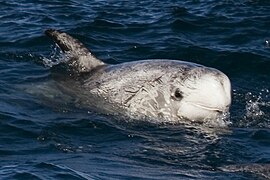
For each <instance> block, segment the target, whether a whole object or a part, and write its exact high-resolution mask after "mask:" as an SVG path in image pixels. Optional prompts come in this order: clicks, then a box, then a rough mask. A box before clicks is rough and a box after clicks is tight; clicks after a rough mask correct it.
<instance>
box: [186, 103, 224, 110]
mask: <svg viewBox="0 0 270 180" xmlns="http://www.w3.org/2000/svg"><path fill="white" fill-rule="evenodd" d="M189 103H190V104H192V105H193V106H196V107H199V108H202V109H205V110H208V111H215V112H218V113H223V112H224V109H222V108H218V107H210V106H205V105H202V104H197V103H194V102H189Z"/></svg>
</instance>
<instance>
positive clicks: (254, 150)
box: [0, 0, 270, 179]
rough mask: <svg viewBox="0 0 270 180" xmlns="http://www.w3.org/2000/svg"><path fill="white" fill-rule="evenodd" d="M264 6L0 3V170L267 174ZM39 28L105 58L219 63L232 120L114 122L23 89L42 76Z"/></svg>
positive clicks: (45, 44) (226, 1) (170, 0)
mask: <svg viewBox="0 0 270 180" xmlns="http://www.w3.org/2000/svg"><path fill="white" fill-rule="evenodd" d="M269 9H270V1H267V0H239V1H231V0H222V1H214V0H208V1H206V0H205V1H204V0H193V1H179V2H177V1H174V0H167V1H155V0H151V1H150V0H143V1H125V0H120V1H116V0H108V1H104V0H95V1H86V0H81V1H75V0H66V1H64V0H63V1H60V0H55V1H49V0H21V1H18V0H9V1H5V0H4V1H1V2H0V24H1V26H0V179H257V178H262V179H263V178H270V172H269V171H270V168H269V164H270V97H269V94H270V93H269V90H270V81H269V78H270V45H269V44H268V43H267V42H268V41H270V21H269V19H270V10H269ZM48 28H56V29H61V30H63V31H66V32H68V33H70V34H72V35H73V36H75V37H76V38H78V39H80V40H81V41H82V42H84V43H85V44H86V46H87V47H89V48H90V49H91V51H92V52H93V53H94V54H95V55H96V56H97V57H98V58H99V59H102V60H104V61H105V62H107V63H113V64H116V63H122V62H129V61H135V60H140V59H149V58H151V59H152V58H165V59H181V60H187V61H191V62H195V63H200V64H203V65H206V66H211V67H214V68H217V69H220V70H221V71H223V72H224V73H226V74H227V75H228V76H229V78H230V79H231V82H232V87H233V104H232V108H231V110H230V113H231V118H230V121H231V122H232V123H231V125H230V127H229V128H228V129H224V128H223V129H221V128H208V127H196V126H195V127H192V126H191V127H184V126H181V125H172V124H151V123H147V122H133V123H131V122H130V123H128V122H121V121H120V122H119V121H118V120H117V119H115V118H114V117H110V116H105V115H98V114H96V113H94V112H91V110H87V109H81V108H78V107H77V106H76V105H74V104H72V103H69V104H66V103H59V102H61V101H64V100H65V99H66V97H65V96H55V98H54V99H55V102H54V101H48V100H47V99H46V98H44V97H40V96H37V95H36V96H35V95H33V94H31V93H28V92H27V91H25V89H35V87H37V86H38V85H39V84H40V83H43V82H49V81H50V80H52V77H51V72H50V68H49V67H47V66H45V65H44V58H45V57H50V55H51V54H52V53H54V52H55V50H54V47H53V43H52V41H50V40H49V39H48V38H47V37H45V35H44V34H43V32H44V30H46V29H48ZM59 73H60V72H59ZM22 87H24V88H22ZM25 87H27V88H25ZM55 93H56V94H57V92H55ZM255 165H256V166H255ZM258 166H259V168H258ZM267 167H268V169H267Z"/></svg>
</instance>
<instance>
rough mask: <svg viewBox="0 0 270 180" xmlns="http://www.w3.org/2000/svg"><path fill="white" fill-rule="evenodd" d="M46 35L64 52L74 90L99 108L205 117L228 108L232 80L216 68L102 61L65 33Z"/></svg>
mask: <svg viewBox="0 0 270 180" xmlns="http://www.w3.org/2000/svg"><path fill="white" fill-rule="evenodd" d="M45 34H46V35H47V36H49V37H50V38H51V39H53V40H54V41H55V42H56V44H57V45H58V46H59V47H60V48H61V50H62V51H63V52H64V53H65V54H66V57H67V60H66V62H65V64H66V65H67V67H68V69H69V70H71V71H72V72H73V73H72V75H71V76H70V77H68V78H73V79H74V80H76V83H75V84H74V85H72V86H79V87H78V88H77V89H80V91H79V92H78V95H79V94H80V95H81V93H82V92H83V94H84V95H83V96H81V98H82V99H83V100H84V101H85V102H88V104H90V105H89V106H91V107H94V109H98V110H99V111H101V112H102V113H105V114H116V115H121V116H124V117H128V118H131V119H145V118H146V119H149V120H153V121H161V122H163V121H170V122H181V121H184V120H190V121H195V122H204V121H209V120H211V119H216V118H218V117H220V115H222V114H224V113H227V112H228V110H229V107H230V104H231V83H230V80H229V78H228V77H227V76H226V75H225V74H224V73H222V72H221V71H219V70H217V69H214V68H209V67H205V66H202V65H199V64H195V63H190V62H184V61H179V60H165V59H151V60H140V61H135V62H127V63H121V64H116V65H111V64H106V63H104V62H103V61H101V60H99V59H97V58H96V57H95V56H93V55H92V53H91V52H90V51H89V50H88V49H87V48H86V47H85V46H84V45H83V44H82V43H81V42H79V41H78V40H77V39H75V38H73V37H71V36H70V35H68V34H67V33H64V32H61V31H58V30H52V29H49V30H46V31H45ZM69 86H70V84H69ZM75 95H76V93H75Z"/></svg>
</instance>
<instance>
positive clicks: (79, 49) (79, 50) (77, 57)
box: [45, 29, 105, 73]
mask: <svg viewBox="0 0 270 180" xmlns="http://www.w3.org/2000/svg"><path fill="white" fill-rule="evenodd" d="M45 34H46V35H47V36H48V37H50V38H51V39H52V40H53V41H54V42H55V43H56V44H57V45H58V46H59V47H60V48H61V50H62V51H63V52H64V53H65V54H66V55H67V57H68V61H67V63H68V65H69V66H70V67H71V68H72V69H73V70H75V71H76V72H78V73H82V72H90V71H91V70H93V69H95V68H96V67H98V66H102V65H105V63H104V62H102V61H101V60H99V59H97V58H96V57H95V56H93V55H92V53H91V52H90V51H89V50H88V49H87V48H86V47H85V46H84V44H83V43H81V42H80V41H79V40H78V39H75V38H73V37H71V36H70V35H68V34H67V33H64V32H61V31H58V30H54V29H48V30H46V31H45Z"/></svg>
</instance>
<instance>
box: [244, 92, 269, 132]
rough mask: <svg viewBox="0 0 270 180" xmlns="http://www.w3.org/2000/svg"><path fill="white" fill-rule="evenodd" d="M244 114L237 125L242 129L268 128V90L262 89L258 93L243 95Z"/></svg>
mask: <svg viewBox="0 0 270 180" xmlns="http://www.w3.org/2000/svg"><path fill="white" fill-rule="evenodd" d="M244 99H245V112H244V116H243V118H241V120H240V122H239V125H240V126H244V127H254V126H258V127H270V119H269V117H270V116H269V113H268V112H269V108H270V100H269V89H266V88H264V89H262V90H261V91H260V92H259V93H257V94H256V93H252V92H248V93H246V94H245V95H244Z"/></svg>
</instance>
